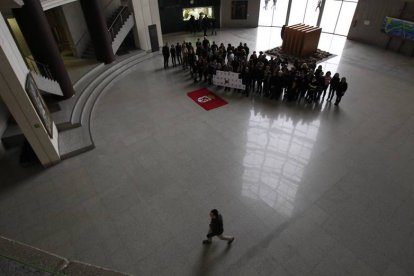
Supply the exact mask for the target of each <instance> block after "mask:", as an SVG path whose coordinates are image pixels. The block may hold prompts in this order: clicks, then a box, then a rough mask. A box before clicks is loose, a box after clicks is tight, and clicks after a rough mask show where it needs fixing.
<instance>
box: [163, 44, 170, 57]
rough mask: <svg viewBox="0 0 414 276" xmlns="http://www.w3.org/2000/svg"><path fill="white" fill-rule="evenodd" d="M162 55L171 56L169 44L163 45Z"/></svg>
mask: <svg viewBox="0 0 414 276" xmlns="http://www.w3.org/2000/svg"><path fill="white" fill-rule="evenodd" d="M162 55H163V56H164V57H170V48H169V47H168V46H164V47H162Z"/></svg>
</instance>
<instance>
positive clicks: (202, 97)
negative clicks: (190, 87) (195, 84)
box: [187, 88, 227, 110]
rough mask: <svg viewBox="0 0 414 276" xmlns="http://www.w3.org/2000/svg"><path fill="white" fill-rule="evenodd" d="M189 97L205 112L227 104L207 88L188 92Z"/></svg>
mask: <svg viewBox="0 0 414 276" xmlns="http://www.w3.org/2000/svg"><path fill="white" fill-rule="evenodd" d="M187 95H188V97H190V98H191V99H192V100H193V101H195V102H196V103H197V104H198V105H199V106H201V107H202V108H204V109H205V110H211V109H214V108H217V107H220V106H223V105H226V104H227V102H226V101H225V100H223V99H222V98H220V97H219V96H217V95H215V94H214V93H213V92H211V91H210V90H208V89H207V88H202V89H199V90H196V91H192V92H188V93H187Z"/></svg>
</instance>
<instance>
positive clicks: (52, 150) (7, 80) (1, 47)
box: [0, 13, 60, 166]
mask: <svg viewBox="0 0 414 276" xmlns="http://www.w3.org/2000/svg"><path fill="white" fill-rule="evenodd" d="M28 73H29V70H28V69H27V66H26V64H25V63H24V61H23V58H22V56H21V54H20V52H19V50H18V48H17V46H16V43H15V42H14V40H13V37H12V35H11V33H10V31H9V29H8V28H7V25H6V22H5V21H4V17H3V15H2V14H1V13H0V96H1V98H2V99H3V101H4V103H5V104H6V106H7V108H8V109H9V111H10V113H11V114H12V115H13V117H14V119H15V120H16V122H17V124H18V125H19V127H20V129H21V130H22V132H23V134H24V136H25V137H26V139H27V140H28V141H29V143H30V145H31V146H32V148H33V150H34V152H35V153H36V155H37V157H38V158H39V160H40V162H41V163H42V164H43V165H44V166H50V165H52V164H54V163H57V162H58V161H59V160H60V156H59V149H58V132H57V128H56V126H55V124H54V123H53V124H52V132H53V138H50V137H49V134H48V132H47V131H46V128H45V127H44V125H43V123H42V121H41V119H40V117H39V115H38V114H37V112H36V109H35V108H34V106H33V104H32V102H31V101H30V98H29V96H28V95H27V93H26V90H25V86H26V78H27V75H28Z"/></svg>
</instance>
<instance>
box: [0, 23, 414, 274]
mask: <svg viewBox="0 0 414 276" xmlns="http://www.w3.org/2000/svg"><path fill="white" fill-rule="evenodd" d="M264 37H265V38H266V39H265V40H263V38H264ZM278 37H279V34H277V32H276V31H275V29H270V28H258V29H232V30H224V31H223V30H221V31H220V32H219V35H217V36H214V37H212V38H210V39H211V40H216V42H221V41H222V42H225V43H232V44H238V43H239V42H247V43H248V44H249V45H250V49H251V50H258V51H259V50H265V49H269V48H271V47H275V46H278V44H277V39H278ZM196 38H197V36H189V35H187V34H181V35H168V36H166V37H165V41H167V42H170V43H171V42H174V43H176V42H179V41H182V40H184V39H186V40H189V39H191V40H192V41H195V39H196ZM325 39H326V40H325ZM341 45H342V47H341ZM320 48H322V49H325V50H329V51H330V52H333V53H335V54H337V55H338V56H337V57H336V58H334V59H330V60H329V61H328V62H329V63H328V62H326V63H324V64H323V66H324V68H325V69H324V70H328V68H329V70H331V71H333V72H336V71H338V72H339V73H340V74H341V75H343V76H346V77H347V79H348V81H349V90H348V92H347V93H346V95H345V96H344V98H343V100H342V102H341V104H340V106H339V107H335V106H333V105H331V104H329V103H326V102H324V103H322V104H319V105H304V104H294V103H292V104H288V103H285V102H280V101H273V100H268V99H265V98H260V97H249V98H246V97H245V96H242V95H238V94H237V93H234V92H233V91H231V92H228V91H226V92H224V91H223V89H218V88H216V87H213V86H211V87H209V89H211V90H212V91H214V93H217V95H219V96H220V97H222V98H223V99H225V100H226V101H227V102H229V104H228V105H226V106H224V107H221V108H217V109H214V110H212V111H205V110H203V109H202V108H200V107H199V106H197V105H195V104H194V103H193V102H191V99H189V98H188V97H187V96H186V92H189V91H193V90H196V89H197V88H199V87H203V86H207V84H205V83H201V84H200V83H198V84H194V83H193V80H192V79H191V78H190V77H189V75H188V72H183V71H182V69H181V68H175V69H173V68H170V69H168V70H163V69H162V67H163V66H162V57H161V56H159V57H156V58H154V59H151V60H149V61H145V62H143V63H141V64H140V66H137V68H135V69H134V70H133V71H130V72H129V73H128V74H126V75H125V76H124V78H123V79H122V80H120V81H118V82H116V83H114V84H113V86H112V88H111V89H110V90H109V91H107V92H106V93H105V95H103V96H102V98H101V99H100V100H99V102H98V103H97V106H96V108H95V110H94V113H93V115H92V118H91V121H92V133H93V137H94V139H95V145H96V149H95V150H93V151H91V152H88V153H85V154H83V155H80V156H77V157H74V158H72V159H68V160H66V161H64V162H62V163H61V164H59V165H57V166H54V167H52V168H50V169H47V170H42V169H41V168H38V167H36V168H29V169H24V170H23V169H20V168H19V167H18V166H17V165H16V164H15V163H14V162H15V161H14V160H13V159H10V156H12V155H11V154H10V153H9V154H6V155H5V156H2V157H1V159H0V175H1V184H2V185H3V186H4V185H5V186H7V188H3V189H2V190H1V192H0V221H1V223H0V234H2V235H5V236H8V237H10V238H13V239H16V240H20V241H23V242H26V243H28V244H31V245H34V246H37V247H40V248H42V249H45V250H49V251H52V252H55V253H57V254H59V255H63V256H67V257H68V258H70V259H78V260H81V261H85V262H88V263H93V264H96V265H103V266H105V267H110V268H113V269H115V270H119V271H124V272H129V273H133V274H136V275H413V274H414V262H413V255H414V253H413V252H414V212H413V211H412V210H414V200H413V183H414V171H413V170H412V161H413V159H414V152H413V150H412V149H413V148H414V132H413V125H414V109H413V108H412V102H413V101H414V94H413V93H412V87H413V84H414V80H413V78H412V76H413V75H414V62H413V59H412V58H411V59H408V58H406V57H403V56H399V55H397V54H394V53H391V52H386V51H383V50H381V49H376V48H372V47H369V46H365V45H361V44H358V43H355V42H351V41H345V40H344V39H343V38H342V37H339V38H338V37H332V36H330V37H329V36H323V39H322V41H321V44H320ZM212 208H217V209H219V210H220V211H221V212H222V214H223V216H224V224H225V225H224V228H225V232H226V233H228V234H229V235H235V236H236V240H235V242H234V243H233V244H232V245H231V247H227V245H226V243H223V242H220V241H218V240H215V241H214V242H213V244H212V245H211V246H209V247H204V246H203V245H202V244H201V241H202V240H203V238H204V235H205V233H206V231H207V228H208V223H209V217H208V213H209V211H210V209H212Z"/></svg>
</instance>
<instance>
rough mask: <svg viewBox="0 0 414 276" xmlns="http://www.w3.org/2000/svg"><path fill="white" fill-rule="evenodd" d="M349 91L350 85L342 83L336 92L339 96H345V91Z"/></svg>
mask: <svg viewBox="0 0 414 276" xmlns="http://www.w3.org/2000/svg"><path fill="white" fill-rule="evenodd" d="M347 89H348V83H346V82H340V83H339V84H338V90H337V91H336V93H337V94H338V95H339V96H343V95H344V94H345V91H346V90H347Z"/></svg>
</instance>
